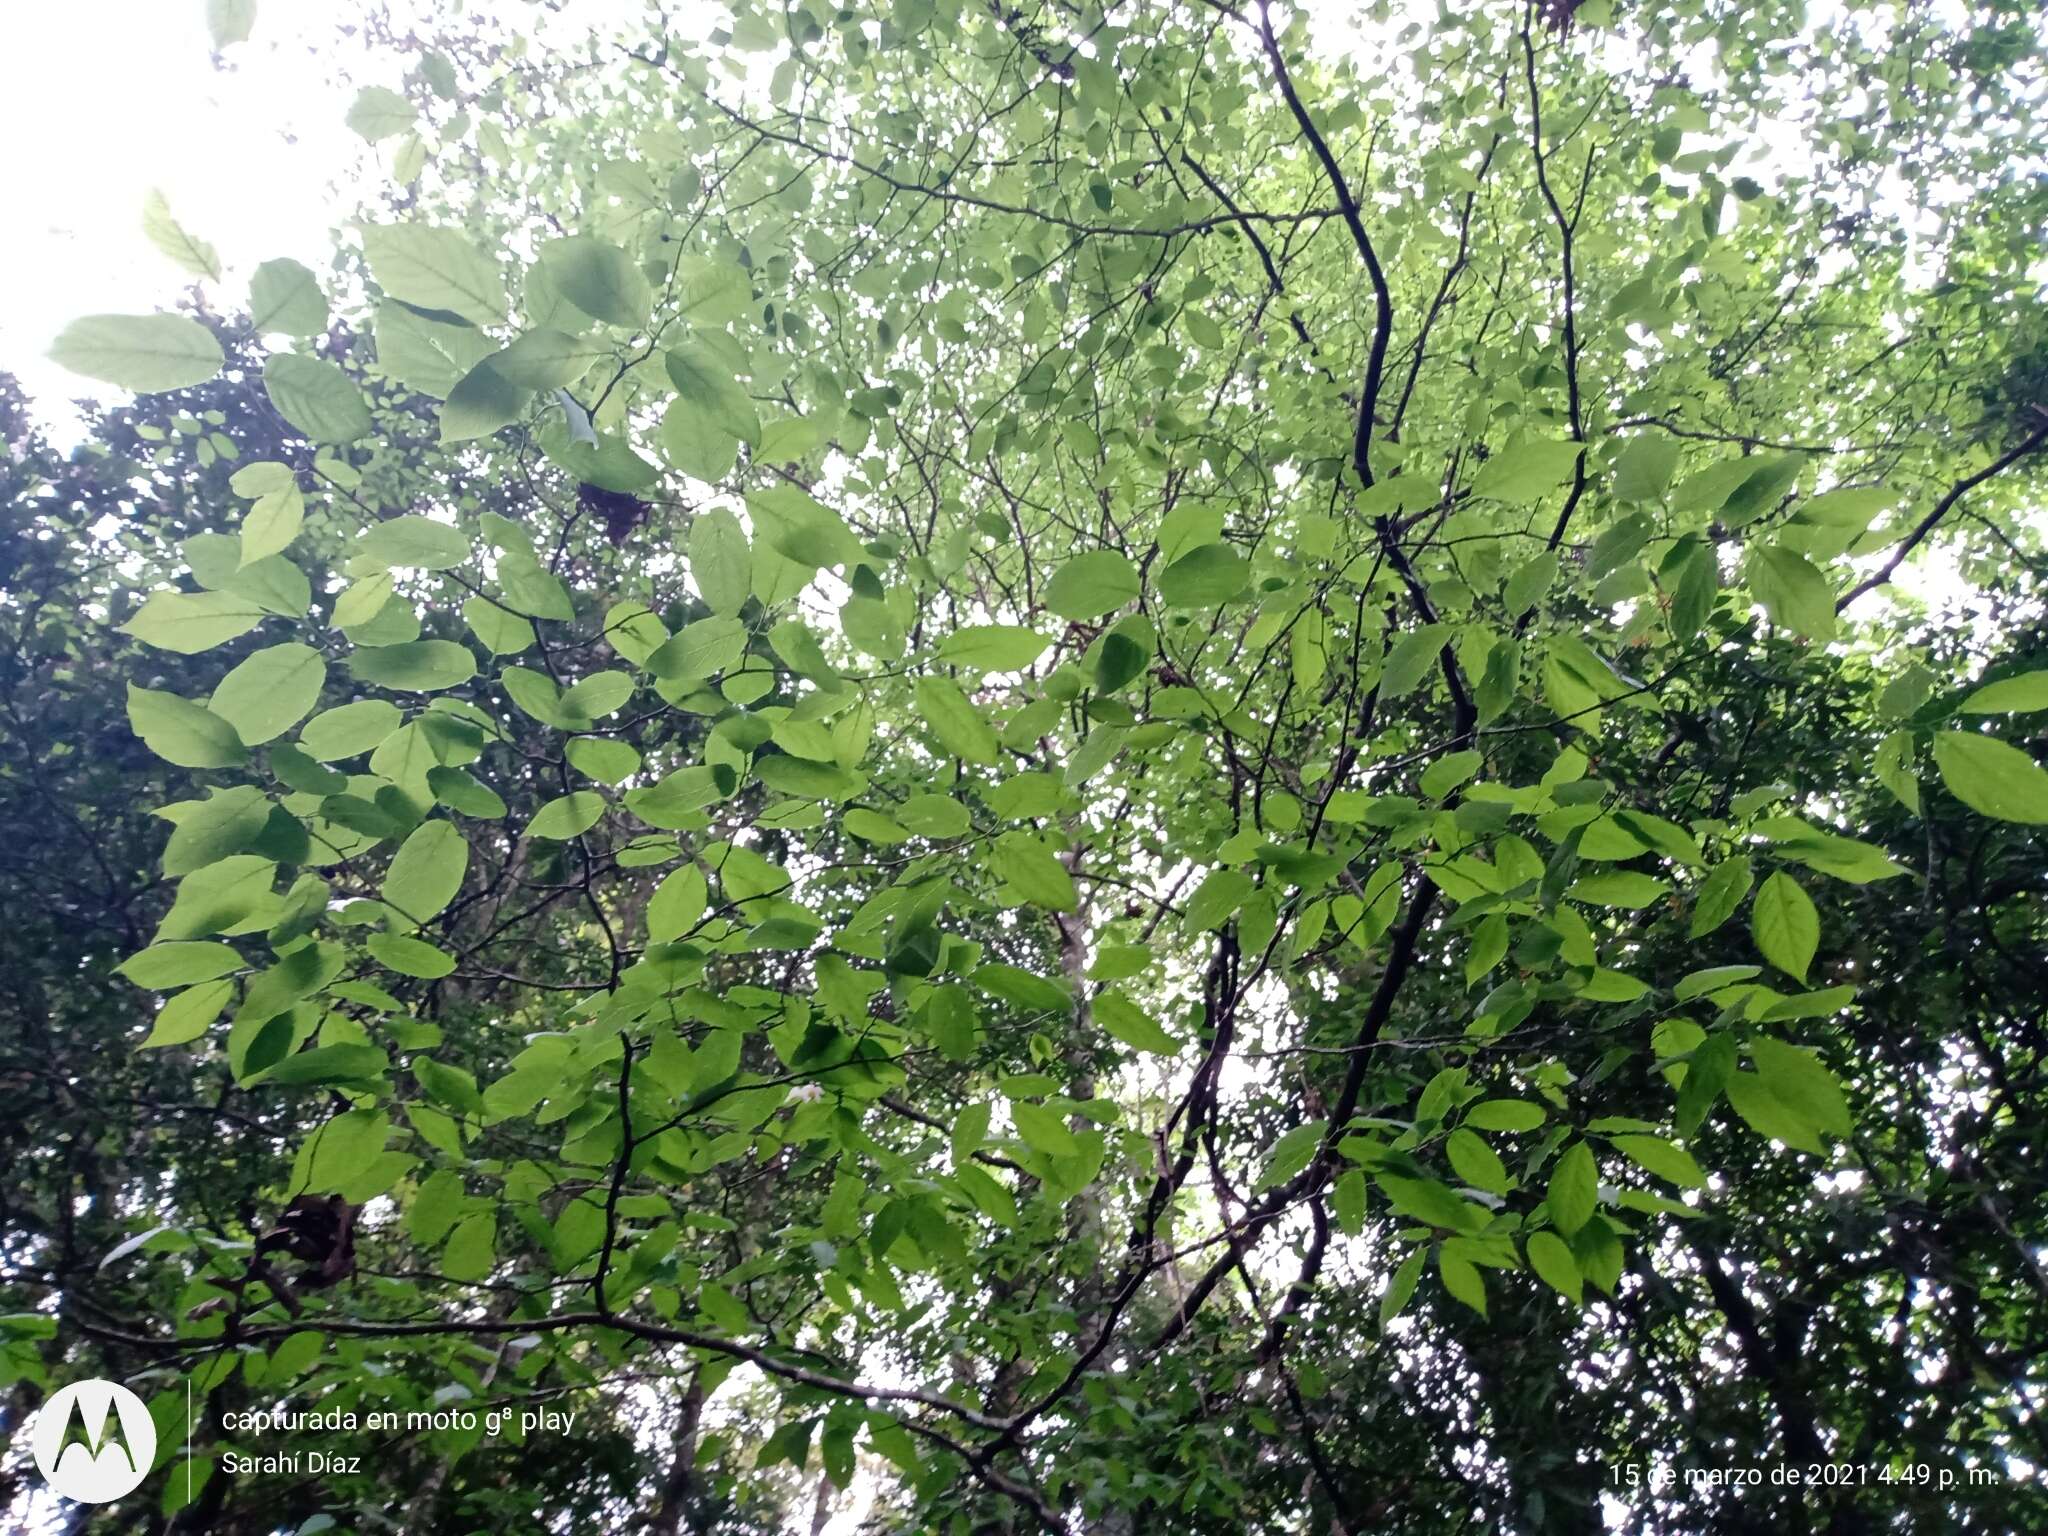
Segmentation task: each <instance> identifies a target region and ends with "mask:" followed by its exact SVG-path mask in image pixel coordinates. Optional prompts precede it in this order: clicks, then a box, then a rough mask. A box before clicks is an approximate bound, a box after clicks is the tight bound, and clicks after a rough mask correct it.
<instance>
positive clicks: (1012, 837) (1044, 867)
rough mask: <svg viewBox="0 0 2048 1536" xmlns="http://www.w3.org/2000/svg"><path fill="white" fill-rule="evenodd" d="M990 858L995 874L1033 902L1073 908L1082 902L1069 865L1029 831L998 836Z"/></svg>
mask: <svg viewBox="0 0 2048 1536" xmlns="http://www.w3.org/2000/svg"><path fill="white" fill-rule="evenodd" d="M990 862H991V866H992V867H993V869H994V871H995V875H996V878H997V879H999V880H1001V881H1004V882H1005V883H1006V884H1007V885H1009V887H1010V888H1011V890H1012V891H1013V892H1015V894H1016V895H1018V896H1020V897H1022V898H1023V899H1024V900H1025V901H1028V902H1030V903H1031V904H1032V905H1033V906H1039V907H1045V908H1047V909H1048V910H1050V911H1054V912H1072V911H1075V910H1077V909H1078V908H1079V906H1080V904H1081V898H1080V894H1079V893H1078V892H1077V891H1076V890H1075V889H1074V879H1073V876H1072V875H1070V874H1068V873H1067V869H1066V866H1065V865H1063V864H1061V863H1060V861H1059V859H1058V857H1057V856H1056V855H1055V854H1054V853H1053V851H1052V850H1051V849H1050V848H1048V847H1047V846H1046V845H1045V844H1044V843H1043V842H1041V841H1040V840H1039V839H1038V838H1037V837H1036V836H1034V835H1033V834H1031V833H1029V832H1005V833H1004V834H1003V835H1002V836H1001V837H1000V838H998V839H997V840H996V844H995V848H994V850H993V856H992V858H991V861H990Z"/></svg>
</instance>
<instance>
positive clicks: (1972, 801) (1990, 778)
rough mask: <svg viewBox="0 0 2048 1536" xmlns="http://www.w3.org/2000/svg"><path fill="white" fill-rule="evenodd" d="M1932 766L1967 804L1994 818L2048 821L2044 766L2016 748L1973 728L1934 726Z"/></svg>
mask: <svg viewBox="0 0 2048 1536" xmlns="http://www.w3.org/2000/svg"><path fill="white" fill-rule="evenodd" d="M1934 766H1935V767H1936V768H1937V769H1939V770H1940V772H1941V782H1942V783H1944V784H1946V785H1947V786H1948V789H1949V793H1950V794H1952V795H1954V796H1955V797H1956V798H1957V799H1958V800H1960V801H1962V802H1963V804H1965V805H1967V806H1968V807H1969V808H1970V809H1971V810H1973V811H1976V812H1979V813H1980V814H1982V815H1985V816H1990V817H1994V818H1996V819H1997V820H1999V821H2018V822H2024V823H2026V824H2027V825H2029V826H2041V825H2044V824H2048V771H2044V770H2043V769H2042V767H2041V765H2040V764H2039V763H2037V762H2035V761H2034V760H2033V759H2032V758H2031V757H2029V756H2028V755H2027V754H2026V753H2024V752H2022V751H2020V749H2019V748H2017V747H2013V746H2008V745H2007V744H2006V743H2005V742H2002V741H1999V740H1997V739H1996V738H1995V737H1991V736H1980V735H1978V734H1977V733H1976V732H1974V731H1939V732H1936V733H1935V737H1934Z"/></svg>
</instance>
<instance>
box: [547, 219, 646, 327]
mask: <svg viewBox="0 0 2048 1536" xmlns="http://www.w3.org/2000/svg"><path fill="white" fill-rule="evenodd" d="M540 264H541V266H542V267H544V268H545V269H546V270H547V274H548V277H549V278H550V279H552V281H553V282H554V285H555V287H556V288H557V289H558V290H559V291H560V293H561V295H562V297H563V298H565V299H567V300H568V301H569V302H570V303H571V304H574V305H575V306H576V307H577V308H578V309H580V310H582V311H583V313H585V314H586V315H588V316H590V318H591V319H593V320H602V321H604V322H605V323H606V324H607V325H616V326H620V327H623V328H624V329H626V330H629V331H631V330H638V329H639V328H640V327H641V326H643V325H645V324H646V323H647V315H648V311H649V310H650V309H651V308H652V307H653V304H654V294H653V292H652V290H650V289H649V288H648V286H647V279H646V278H644V277H642V276H641V275H640V269H639V268H638V267H636V266H634V265H633V259H632V258H631V257H630V256H628V255H627V254H626V253H625V252H624V251H622V250H620V249H619V248H618V247H617V246H616V245H613V244H612V243H611V242H610V241H609V240H599V239H596V238H594V237H592V236H589V235H574V236H570V237H568V238H566V239H562V240H550V241H549V242H548V243H547V244H546V245H543V246H542V247H541V248H540Z"/></svg>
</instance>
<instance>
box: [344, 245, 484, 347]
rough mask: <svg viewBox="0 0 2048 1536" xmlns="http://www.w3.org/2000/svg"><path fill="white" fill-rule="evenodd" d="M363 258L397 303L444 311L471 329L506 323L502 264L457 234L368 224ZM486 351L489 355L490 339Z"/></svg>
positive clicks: (371, 273) (381, 285)
mask: <svg viewBox="0 0 2048 1536" xmlns="http://www.w3.org/2000/svg"><path fill="white" fill-rule="evenodd" d="M363 254H364V256H365V257H366V258H367V259H368V261H369V263H370V275H371V276H372V277H374V278H375V279H376V280H377V286H378V287H380V288H382V289H383V290H384V291H385V292H386V293H387V294H389V295H390V296H391V297H392V298H394V299H402V300H404V301H405V302H406V303H408V304H415V305H418V306H419V307H420V308H421V309H429V310H445V311H447V312H448V313H449V314H453V315H459V316H460V317H461V318H462V319H464V320H467V321H468V322H469V323H470V324H472V325H495V324H497V323H499V322H500V321H502V320H503V319H504V318H505V313H506V309H505V284H504V281H503V279H502V278H500V277H499V275H498V268H497V264H496V263H495V262H493V261H491V260H490V259H489V258H488V257H486V256H485V255H484V254H483V253H482V252H480V251H479V250H477V248H476V247H475V246H474V245H472V244H470V242H469V237H468V236H467V235H464V234H462V233H461V232H460V231H458V230H453V229H436V228H433V227H432V226H430V225H426V224H372V225H368V226H365V228H364V229H363ZM483 347H484V351H485V352H488V351H489V350H490V343H489V341H488V340H485V341H484V342H483ZM482 355H483V354H482V353H479V354H478V357H476V358H472V359H470V361H471V362H472V363H474V362H476V361H478V360H479V359H480V358H481V356H482Z"/></svg>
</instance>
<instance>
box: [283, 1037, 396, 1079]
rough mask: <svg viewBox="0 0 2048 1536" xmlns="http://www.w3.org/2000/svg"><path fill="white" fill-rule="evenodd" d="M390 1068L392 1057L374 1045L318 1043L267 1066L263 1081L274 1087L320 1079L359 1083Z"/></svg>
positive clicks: (380, 1075) (380, 1074)
mask: <svg viewBox="0 0 2048 1536" xmlns="http://www.w3.org/2000/svg"><path fill="white" fill-rule="evenodd" d="M390 1070H391V1058H390V1057H389V1056H386V1055H385V1054H384V1052H383V1051H381V1050H379V1049H378V1048H377V1047H376V1046H374V1045H369V1044H366V1043H352V1044H347V1045H321V1046H315V1047H314V1048H313V1049H312V1050H310V1051H300V1052H298V1053H296V1054H295V1055H291V1056H287V1057H285V1059H284V1060H283V1061H280V1062H279V1063H278V1064H277V1065H276V1066H274V1067H272V1068H271V1069H270V1072H269V1074H268V1076H266V1077H265V1079H264V1081H265V1082H267V1083H269V1084H271V1085H272V1086H273V1087H311V1086H313V1085H315V1084H320V1083H361V1082H368V1081H370V1080H371V1079H373V1078H379V1077H382V1076H383V1075H384V1074H385V1073H386V1072H388V1071H390Z"/></svg>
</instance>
